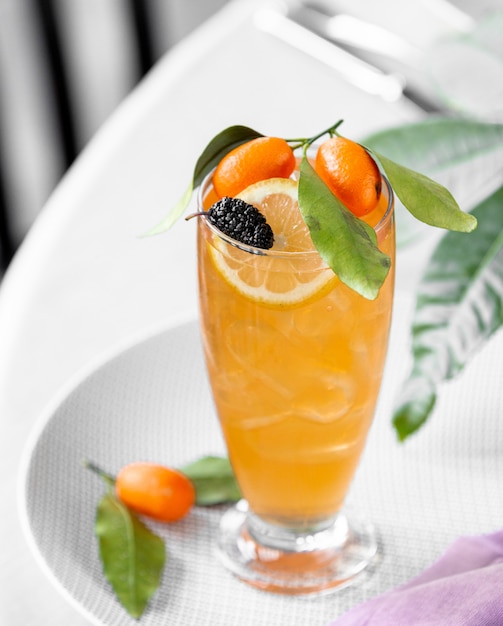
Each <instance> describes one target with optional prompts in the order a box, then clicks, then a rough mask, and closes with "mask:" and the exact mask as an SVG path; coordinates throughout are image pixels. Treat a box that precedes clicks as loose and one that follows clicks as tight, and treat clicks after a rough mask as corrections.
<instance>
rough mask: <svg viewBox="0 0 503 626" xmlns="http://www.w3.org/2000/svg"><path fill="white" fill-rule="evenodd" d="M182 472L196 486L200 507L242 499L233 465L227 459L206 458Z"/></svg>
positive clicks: (183, 468)
mask: <svg viewBox="0 0 503 626" xmlns="http://www.w3.org/2000/svg"><path fill="white" fill-rule="evenodd" d="M180 471H181V472H183V473H184V474H185V475H186V476H187V477H188V478H190V480H191V481H192V483H193V484H194V487H195V489H196V504H198V505H199V506H207V505H212V504H222V503H224V502H237V501H238V500H240V499H241V497H242V496H241V492H240V490H239V487H238V484H237V482H236V479H235V478H234V473H233V471H232V467H231V464H230V463H229V460H228V459H226V458H225V457H218V456H206V457H203V458H201V459H198V460H197V461H194V462H193V463H189V464H188V465H185V466H184V467H182V468H180Z"/></svg>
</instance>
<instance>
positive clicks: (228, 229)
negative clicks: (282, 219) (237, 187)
mask: <svg viewBox="0 0 503 626" xmlns="http://www.w3.org/2000/svg"><path fill="white" fill-rule="evenodd" d="M206 215H207V216H208V219H209V221H210V223H211V224H213V226H215V227H216V228H218V230H220V231H222V232H223V233H224V234H225V235H227V236H229V237H232V239H235V240H236V241H240V242H241V243H244V244H246V245H248V246H254V247H255V248H263V249H265V250H268V249H269V248H272V245H273V243H274V235H273V232H272V228H271V227H270V226H269V224H268V223H267V221H266V219H265V217H264V216H263V215H262V213H261V212H260V211H259V210H258V209H257V207H255V206H253V204H248V203H247V202H245V201H244V200H240V199H239V198H229V197H228V196H224V197H223V198H221V199H220V200H218V201H217V202H215V204H213V205H212V206H211V207H210V208H209V209H208V212H207V214H206Z"/></svg>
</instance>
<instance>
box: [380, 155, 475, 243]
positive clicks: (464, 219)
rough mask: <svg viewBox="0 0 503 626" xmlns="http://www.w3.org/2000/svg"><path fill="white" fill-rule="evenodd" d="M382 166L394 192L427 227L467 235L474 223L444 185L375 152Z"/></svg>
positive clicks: (473, 227)
mask: <svg viewBox="0 0 503 626" xmlns="http://www.w3.org/2000/svg"><path fill="white" fill-rule="evenodd" d="M374 154H375V155H376V156H377V158H378V160H379V162H380V163H381V165H382V167H383V169H384V172H385V174H386V176H387V177H388V180H389V181H390V183H391V186H392V187H393V191H394V192H395V194H396V195H397V196H398V197H399V198H400V200H401V201H402V203H403V205H404V206H405V207H406V208H407V209H408V210H409V211H410V213H412V215H413V216H414V217H415V218H416V219H418V220H420V221H421V222H425V223H426V224H429V225H430V226H438V227H439V228H447V229H448V230H456V231H460V232H464V233H469V232H471V231H472V230H474V229H475V228H476V227H477V220H476V219H475V218H474V217H473V215H470V214H469V213H465V212H464V211H462V210H461V209H460V208H459V205H458V203H457V202H456V200H455V199H454V197H453V196H452V194H451V193H450V191H448V190H447V189H446V188H445V187H444V186H443V185H440V184H439V183H436V182H435V181H433V180H432V179H431V178H429V177H427V176H424V175H423V174H419V173H418V172H415V171H413V170H411V169H409V168H407V167H403V166H402V165H399V164H398V163H395V162H393V161H391V160H390V159H387V158H386V157H384V156H383V155H381V154H379V153H377V152H376V153H374Z"/></svg>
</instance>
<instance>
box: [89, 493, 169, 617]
mask: <svg viewBox="0 0 503 626" xmlns="http://www.w3.org/2000/svg"><path fill="white" fill-rule="evenodd" d="M95 534H96V537H97V538H98V543H99V552H100V558H101V562H102V564H103V572H104V574H105V577H106V578H107V580H108V582H109V583H110V584H111V586H112V588H113V590H114V592H115V594H116V596H117V598H118V599H119V601H120V602H121V604H122V605H123V607H124V608H125V609H126V610H127V611H128V613H129V614H130V615H132V616H133V617H135V618H139V617H140V616H141V615H142V614H143V612H144V610H145V607H146V605H147V603H148V601H149V600H150V598H151V597H152V595H153V594H154V592H155V591H156V590H157V588H158V586H159V583H160V579H161V575H162V571H163V568H164V564H165V561H166V550H165V546H164V542H163V541H162V539H161V538H160V537H158V536H157V535H155V534H154V533H153V532H151V531H150V530H149V529H148V528H147V527H146V526H145V525H144V524H143V523H142V522H141V521H140V520H139V519H138V517H137V516H136V515H135V514H134V513H132V512H131V511H129V509H128V508H127V507H126V506H124V505H123V504H122V503H121V502H120V501H119V500H118V499H117V498H116V497H115V495H114V494H113V492H112V491H109V492H108V493H106V494H105V495H104V496H103V497H102V499H101V500H100V502H99V504H98V507H97V512H96V522H95Z"/></svg>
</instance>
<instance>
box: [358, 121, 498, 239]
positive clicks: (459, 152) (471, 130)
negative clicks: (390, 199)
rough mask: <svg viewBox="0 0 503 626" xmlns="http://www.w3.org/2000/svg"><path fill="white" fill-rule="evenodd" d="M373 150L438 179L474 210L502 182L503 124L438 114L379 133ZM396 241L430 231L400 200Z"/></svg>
mask: <svg viewBox="0 0 503 626" xmlns="http://www.w3.org/2000/svg"><path fill="white" fill-rule="evenodd" d="M362 143H363V144H365V146H367V147H368V148H369V149H370V150H372V151H375V152H378V153H379V154H382V155H384V156H385V157H386V158H388V159H392V160H393V161H395V162H396V163H400V164H401V165H402V166H405V167H408V168H410V169H412V170H415V171H417V172H421V173H422V174H425V175H426V176H428V177H430V178H432V179H434V180H435V181H437V182H438V183H441V184H442V185H444V186H445V187H447V188H448V189H449V191H450V192H451V193H452V194H453V196H454V197H455V198H456V200H457V202H458V204H459V205H460V207H461V208H462V209H463V211H469V210H470V209H472V208H473V207H475V206H477V205H478V204H479V203H480V202H481V201H482V200H484V199H485V198H487V197H488V196H489V195H490V194H492V193H494V191H496V190H497V189H498V188H499V187H500V186H501V185H502V184H503V124H488V123H484V122H477V121H473V120H461V119H454V118H447V117H445V118H444V117H434V118H428V119H426V120H422V121H420V122H414V123H412V124H404V125H400V126H397V127H394V128H390V129H385V130H383V131H380V132H377V133H374V134H372V135H370V136H368V137H366V138H364V139H363V140H362ZM395 215H396V222H397V243H398V245H404V244H407V243H409V242H410V241H412V240H414V239H416V238H417V237H419V236H421V235H422V234H423V233H425V231H426V230H427V227H426V226H423V225H422V223H421V222H418V221H417V220H416V219H414V218H412V217H411V215H410V214H409V212H408V211H407V210H406V209H405V208H404V207H403V205H402V203H401V202H400V199H399V198H396V201H395Z"/></svg>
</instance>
